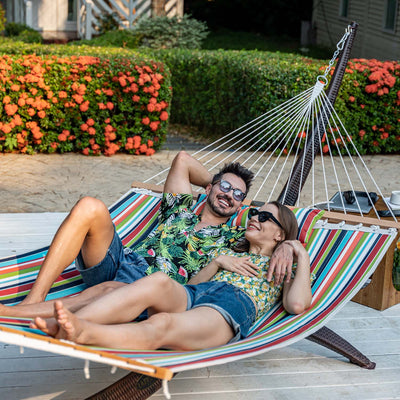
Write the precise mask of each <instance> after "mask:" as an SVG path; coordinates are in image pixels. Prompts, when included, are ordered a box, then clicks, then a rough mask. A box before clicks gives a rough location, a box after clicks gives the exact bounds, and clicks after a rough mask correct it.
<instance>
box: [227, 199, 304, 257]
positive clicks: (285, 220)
mask: <svg viewBox="0 0 400 400" xmlns="http://www.w3.org/2000/svg"><path fill="white" fill-rule="evenodd" d="M268 204H273V205H274V206H275V207H277V208H278V221H279V222H280V223H281V225H282V227H283V233H284V235H285V239H284V240H293V239H296V238H297V233H298V231H299V226H298V225H297V219H296V217H295V216H294V213H293V211H292V210H291V209H290V208H288V207H286V206H284V205H283V204H281V203H279V202H278V201H271V202H269V203H268ZM249 248H250V243H249V241H248V240H247V239H246V238H244V237H243V238H242V239H239V240H238V241H237V243H236V244H235V246H234V247H233V250H234V251H236V252H238V253H243V252H247V251H249Z"/></svg>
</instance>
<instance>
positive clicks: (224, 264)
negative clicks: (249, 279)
mask: <svg viewBox="0 0 400 400" xmlns="http://www.w3.org/2000/svg"><path fill="white" fill-rule="evenodd" d="M219 269H225V270H227V271H231V272H236V273H238V274H241V275H244V276H257V275H258V267H257V265H255V264H253V263H252V262H251V261H250V257H235V256H227V255H225V254H221V255H219V256H217V257H215V258H214V259H213V260H212V261H211V262H210V263H209V264H208V265H206V266H205V267H204V268H203V269H201V270H200V271H199V273H198V274H197V275H195V276H194V277H193V278H191V279H190V280H189V282H188V283H189V284H190V285H196V284H198V283H201V282H207V281H209V280H210V279H211V278H212V277H213V276H214V275H215V274H216V273H217V272H218V270H219Z"/></svg>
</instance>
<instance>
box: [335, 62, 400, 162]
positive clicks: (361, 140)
mask: <svg viewBox="0 0 400 400" xmlns="http://www.w3.org/2000/svg"><path fill="white" fill-rule="evenodd" d="M331 73H333V71H331ZM335 109H336V111H337V113H338V115H339V117H340V119H341V120H342V122H343V124H344V126H345V127H346V130H347V132H348V133H349V134H350V135H351V136H352V141H353V143H354V144H355V146H356V147H357V149H358V151H359V152H360V153H361V154H366V153H369V154H370V153H395V152H399V151H400V63H399V62H397V61H378V60H375V59H371V60H367V59H353V60H350V61H349V63H348V66H347V69H346V74H345V77H344V80H343V84H342V87H341V89H340V92H339V96H338V99H337V101H336V104H335Z"/></svg>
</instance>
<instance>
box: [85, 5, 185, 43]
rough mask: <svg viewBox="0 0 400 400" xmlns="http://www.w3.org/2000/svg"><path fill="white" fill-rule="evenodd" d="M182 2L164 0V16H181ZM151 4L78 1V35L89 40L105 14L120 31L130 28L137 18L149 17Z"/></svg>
mask: <svg viewBox="0 0 400 400" xmlns="http://www.w3.org/2000/svg"><path fill="white" fill-rule="evenodd" d="M183 1H184V0H166V1H165V13H166V15H167V16H169V17H172V16H174V15H183ZM151 4H152V1H151V0H108V1H106V0H78V2H77V7H78V35H79V37H81V38H84V39H89V40H90V39H91V38H92V37H93V35H95V34H96V33H98V32H99V29H100V26H101V20H102V18H104V16H105V15H107V14H110V15H111V14H112V15H113V17H114V19H115V20H116V21H117V22H118V25H119V27H120V28H121V29H125V28H132V27H133V25H134V23H135V21H136V20H137V19H138V18H139V17H141V16H151Z"/></svg>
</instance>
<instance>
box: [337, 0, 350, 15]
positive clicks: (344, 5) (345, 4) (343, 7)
mask: <svg viewBox="0 0 400 400" xmlns="http://www.w3.org/2000/svg"><path fill="white" fill-rule="evenodd" d="M348 13H349V0H340V8H339V17H344V18H347V16H348Z"/></svg>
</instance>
